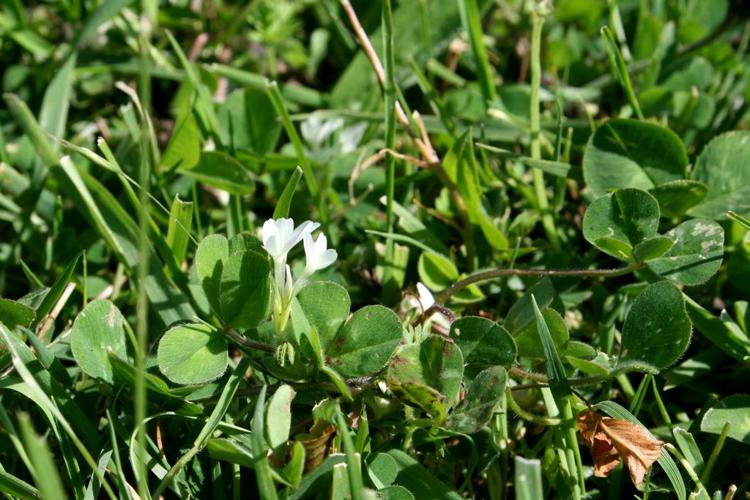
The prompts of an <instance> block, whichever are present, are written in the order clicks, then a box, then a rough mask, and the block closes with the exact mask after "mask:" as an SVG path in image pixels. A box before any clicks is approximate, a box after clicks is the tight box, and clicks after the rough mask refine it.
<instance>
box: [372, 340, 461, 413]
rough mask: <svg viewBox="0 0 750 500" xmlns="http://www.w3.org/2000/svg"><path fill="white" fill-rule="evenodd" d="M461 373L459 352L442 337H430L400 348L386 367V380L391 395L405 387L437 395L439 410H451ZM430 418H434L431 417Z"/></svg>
mask: <svg viewBox="0 0 750 500" xmlns="http://www.w3.org/2000/svg"><path fill="white" fill-rule="evenodd" d="M463 372H464V359H463V355H462V354H461V349H459V347H458V346H457V345H455V344H454V343H452V342H450V341H448V340H447V339H445V338H444V337H440V336H436V335H430V336H428V337H427V338H425V339H424V340H423V341H422V342H421V343H419V344H409V345H405V346H401V347H400V348H399V350H398V352H397V353H396V355H395V356H394V357H393V359H392V360H391V363H390V364H389V365H388V372H387V374H386V379H387V382H388V386H389V387H390V388H391V390H394V392H398V390H399V387H400V386H405V385H407V384H417V385H423V386H425V387H427V388H430V389H432V390H434V391H437V392H438V393H439V394H440V395H442V397H441V398H440V399H441V401H440V402H441V403H442V406H444V407H445V408H451V407H452V406H453V405H455V404H456V402H457V400H458V391H459V389H460V388H461V379H462V378H463ZM407 387H408V386H407ZM412 402H415V403H417V402H416V401H413V400H412ZM422 408H423V409H424V410H426V411H428V410H427V408H424V407H422ZM432 416H433V417H434V418H438V416H437V415H435V414H432Z"/></svg>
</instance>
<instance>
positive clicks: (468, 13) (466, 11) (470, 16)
mask: <svg viewBox="0 0 750 500" xmlns="http://www.w3.org/2000/svg"><path fill="white" fill-rule="evenodd" d="M458 5H459V8H460V11H461V23H462V24H463V27H464V30H466V32H467V33H468V34H469V42H470V44H471V52H472V54H473V55H474V61H475V63H476V65H477V76H478V77H479V86H480V88H481V89H482V95H483V96H484V100H485V101H486V102H494V101H495V100H496V99H497V91H496V90H495V80H494V77H493V75H492V68H491V67H490V60H489V57H487V48H486V47H485V46H484V41H483V37H484V33H483V32H482V20H481V18H480V16H479V7H478V5H477V0H459V2H458Z"/></svg>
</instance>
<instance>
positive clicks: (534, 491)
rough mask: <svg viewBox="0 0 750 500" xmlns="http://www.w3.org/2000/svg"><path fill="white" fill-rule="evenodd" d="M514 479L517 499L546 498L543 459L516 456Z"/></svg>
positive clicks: (533, 499) (534, 499) (532, 499)
mask: <svg viewBox="0 0 750 500" xmlns="http://www.w3.org/2000/svg"><path fill="white" fill-rule="evenodd" d="M513 479H514V481H513V485H514V486H515V488H516V500H537V499H539V498H544V487H543V485H542V463H541V461H539V460H535V459H526V458H523V457H521V456H516V459H515V472H514V476H513Z"/></svg>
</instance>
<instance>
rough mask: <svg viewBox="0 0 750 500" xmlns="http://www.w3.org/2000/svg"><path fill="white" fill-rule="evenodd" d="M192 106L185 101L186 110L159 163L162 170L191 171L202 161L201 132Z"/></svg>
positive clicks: (180, 117)
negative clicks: (177, 169)
mask: <svg viewBox="0 0 750 500" xmlns="http://www.w3.org/2000/svg"><path fill="white" fill-rule="evenodd" d="M190 104H191V102H190V101H188V100H186V101H185V106H184V107H185V110H183V111H182V112H181V114H180V116H179V117H178V119H177V124H176V125H175V128H174V132H172V137H170V139H169V142H168V143H167V147H166V149H165V150H164V154H163V155H162V157H161V161H160V162H159V165H160V167H161V168H162V169H165V170H172V169H174V168H179V169H181V170H190V169H192V168H193V167H195V166H196V165H197V164H198V162H199V161H200V159H201V132H200V129H199V128H198V123H196V121H195V117H194V116H193V113H192V108H191V107H190Z"/></svg>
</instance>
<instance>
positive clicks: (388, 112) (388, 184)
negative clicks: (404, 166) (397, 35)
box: [382, 0, 396, 291]
mask: <svg viewBox="0 0 750 500" xmlns="http://www.w3.org/2000/svg"><path fill="white" fill-rule="evenodd" d="M382 18H383V19H382V22H383V55H384V58H385V79H384V82H383V97H384V101H385V147H386V148H388V149H391V150H393V149H395V146H396V144H395V143H396V114H395V109H396V80H395V64H396V63H395V59H394V55H393V11H392V9H391V0H385V1H384V2H383V11H382ZM395 185H396V159H395V158H394V157H393V155H386V157H385V195H386V205H385V219H386V227H387V228H388V229H387V230H388V232H389V233H392V232H393V198H394V196H395ZM395 248H396V242H395V241H393V239H391V238H389V239H388V240H387V242H386V250H385V268H384V271H383V285H384V290H385V291H387V290H388V289H389V288H390V287H389V282H390V278H391V276H392V273H393V266H394V262H393V260H394V252H395Z"/></svg>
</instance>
